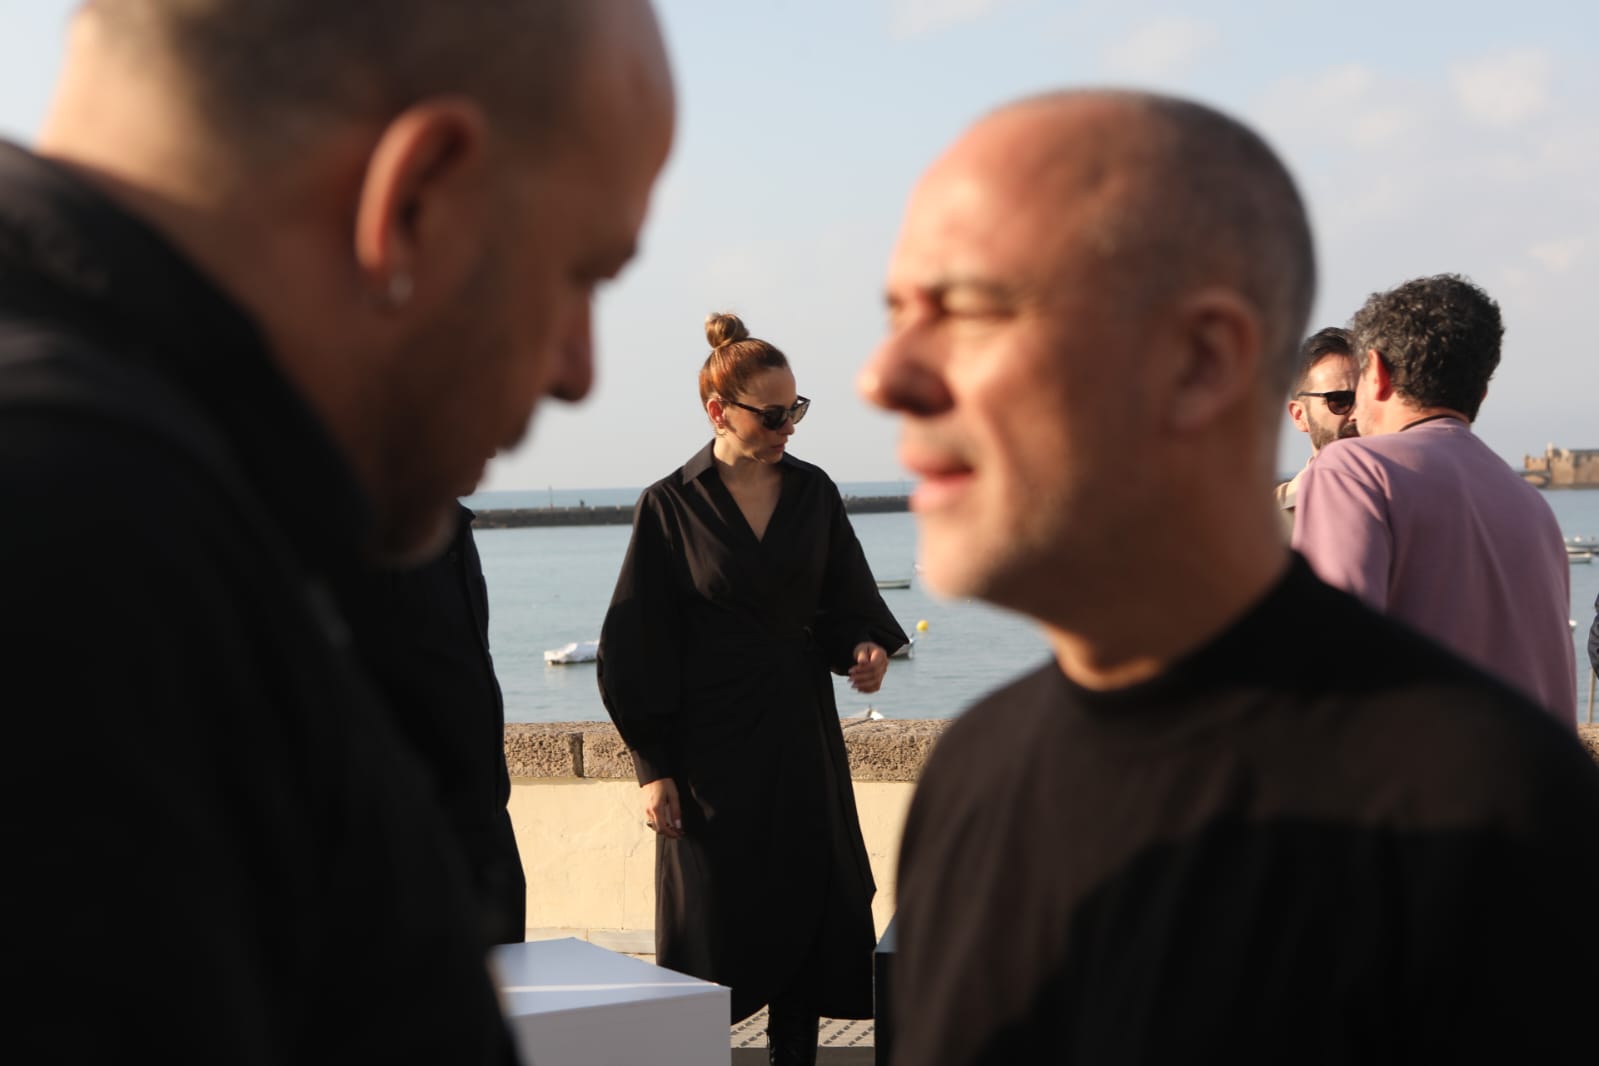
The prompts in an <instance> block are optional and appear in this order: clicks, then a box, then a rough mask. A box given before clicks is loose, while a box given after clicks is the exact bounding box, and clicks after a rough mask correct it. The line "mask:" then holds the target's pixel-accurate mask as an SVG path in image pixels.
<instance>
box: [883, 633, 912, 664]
mask: <svg viewBox="0 0 1599 1066" xmlns="http://www.w3.org/2000/svg"><path fill="white" fill-rule="evenodd" d="M888 657H889V658H890V659H914V658H916V635H915V634H912V635H911V638H910V639H909V640H907V641H906V642H905V643H903V644H901V645H900V646H899V647H897V648H895V649H894V650H893V651H891V652H889V653H888Z"/></svg>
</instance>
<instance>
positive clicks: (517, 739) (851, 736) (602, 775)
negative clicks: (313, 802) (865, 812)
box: [505, 718, 1599, 781]
mask: <svg viewBox="0 0 1599 1066" xmlns="http://www.w3.org/2000/svg"><path fill="white" fill-rule="evenodd" d="M948 724H949V719H946V718H909V719H902V720H897V721H883V722H845V724H844V747H845V749H846V750H847V751H848V752H849V766H850V776H851V777H852V778H853V779H854V780H856V781H915V780H916V779H917V778H918V777H919V776H921V772H922V766H923V764H924V763H925V762H926V761H927V756H928V755H929V754H930V753H931V752H932V750H933V745H934V744H936V743H937V742H938V738H939V736H940V735H941V734H942V733H943V731H944V727H945V726H947V725H948ZM1577 737H1578V739H1579V740H1581V741H1582V744H1583V746H1584V747H1585V748H1587V750H1588V754H1589V755H1590V756H1592V757H1593V758H1594V760H1595V761H1596V762H1599V724H1596V725H1579V726H1578V727H1577ZM505 762H506V766H507V767H508V768H509V769H510V772H511V776H512V777H514V778H515V777H520V778H583V779H588V780H596V781H630V780H632V779H633V763H632V760H630V759H629V758H628V755H627V746H626V745H625V744H623V743H622V738H621V736H619V735H618V734H617V732H616V727H615V726H613V725H610V724H609V723H604V722H537V723H511V724H508V725H507V726H506V727H505Z"/></svg>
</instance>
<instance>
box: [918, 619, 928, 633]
mask: <svg viewBox="0 0 1599 1066" xmlns="http://www.w3.org/2000/svg"><path fill="white" fill-rule="evenodd" d="M916 632H918V633H925V632H927V619H925V618H923V619H922V620H921V621H920V622H917V623H916Z"/></svg>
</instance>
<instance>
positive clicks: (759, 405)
mask: <svg viewBox="0 0 1599 1066" xmlns="http://www.w3.org/2000/svg"><path fill="white" fill-rule="evenodd" d="M798 398H799V393H798V391H797V388H796V386H795V383H794V372H793V371H792V370H790V369H788V368H787V367H773V368H771V369H768V370H763V371H761V372H760V373H759V374H757V375H756V376H755V377H754V378H752V379H751V380H750V384H749V388H748V389H746V390H745V391H744V393H743V394H742V395H739V396H728V397H726V399H727V400H729V401H733V402H728V403H724V402H720V401H719V400H718V398H715V397H713V398H712V399H711V400H710V401H708V403H707V404H706V407H707V410H708V411H709V412H710V415H711V420H712V422H715V421H716V420H717V418H718V416H719V417H720V418H721V420H722V422H723V423H724V424H725V425H726V426H727V432H726V433H724V434H723V435H722V436H721V437H720V438H718V454H719V455H720V456H721V458H723V459H724V460H725V461H730V462H757V463H775V462H777V461H778V460H779V459H781V458H783V452H784V450H785V449H786V448H787V445H788V438H789V437H791V436H793V435H794V423H793V422H792V421H791V420H785V421H784V422H783V424H782V425H781V426H779V427H778V428H777V429H767V428H766V427H765V426H763V425H762V424H761V416H760V415H759V414H757V413H756V412H755V411H748V410H745V409H744V408H743V407H736V406H734V403H741V404H746V405H748V406H749V407H754V408H756V409H757V410H760V409H763V408H768V407H781V408H783V409H785V410H786V409H788V408H791V407H793V406H794V403H795V401H796V400H797V399H798ZM723 446H725V447H726V448H727V451H728V454H722V453H721V450H720V449H721V448H722V447H723Z"/></svg>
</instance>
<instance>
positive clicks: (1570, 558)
mask: <svg viewBox="0 0 1599 1066" xmlns="http://www.w3.org/2000/svg"><path fill="white" fill-rule="evenodd" d="M1566 562H1568V563H1591V562H1593V552H1574V551H1572V550H1571V549H1570V548H1567V549H1566Z"/></svg>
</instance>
